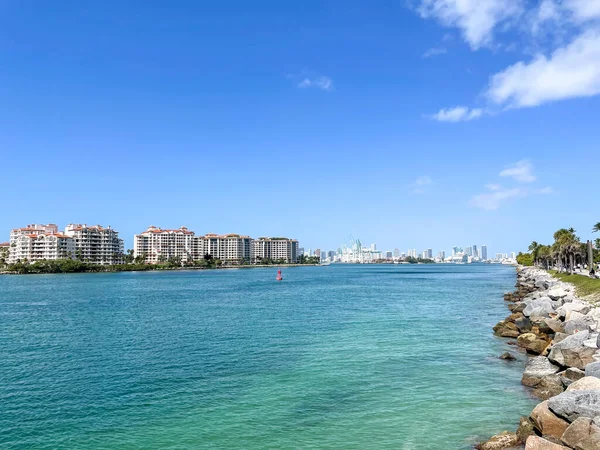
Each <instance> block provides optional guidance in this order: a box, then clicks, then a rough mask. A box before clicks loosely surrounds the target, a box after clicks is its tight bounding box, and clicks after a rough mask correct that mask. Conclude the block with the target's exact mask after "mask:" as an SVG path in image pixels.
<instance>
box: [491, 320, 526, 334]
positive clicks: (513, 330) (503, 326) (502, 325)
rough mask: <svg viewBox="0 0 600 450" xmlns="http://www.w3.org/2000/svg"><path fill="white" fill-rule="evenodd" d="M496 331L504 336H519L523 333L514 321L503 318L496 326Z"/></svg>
mask: <svg viewBox="0 0 600 450" xmlns="http://www.w3.org/2000/svg"><path fill="white" fill-rule="evenodd" d="M494 332H495V333H496V334H497V335H498V336H502V337H518V336H519V335H520V334H521V332H520V331H519V329H518V328H517V326H516V325H515V324H514V323H512V322H506V321H504V320H501V321H500V322H498V323H497V324H496V326H494Z"/></svg>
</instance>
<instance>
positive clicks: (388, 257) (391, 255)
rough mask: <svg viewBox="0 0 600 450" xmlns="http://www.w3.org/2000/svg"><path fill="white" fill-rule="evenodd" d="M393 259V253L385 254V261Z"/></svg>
mask: <svg viewBox="0 0 600 450" xmlns="http://www.w3.org/2000/svg"><path fill="white" fill-rule="evenodd" d="M392 258H393V253H392V252H385V259H392Z"/></svg>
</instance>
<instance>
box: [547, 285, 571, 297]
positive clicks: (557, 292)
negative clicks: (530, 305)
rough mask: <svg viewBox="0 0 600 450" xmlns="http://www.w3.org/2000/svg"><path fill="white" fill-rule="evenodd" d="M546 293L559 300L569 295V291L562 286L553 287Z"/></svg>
mask: <svg viewBox="0 0 600 450" xmlns="http://www.w3.org/2000/svg"><path fill="white" fill-rule="evenodd" d="M546 295H547V296H548V297H550V298H551V299H552V300H558V299H559V298H565V297H566V296H567V295H569V292H568V291H566V290H565V289H563V288H560V287H553V288H552V289H550V290H549V291H548V292H546Z"/></svg>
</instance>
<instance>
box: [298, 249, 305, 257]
mask: <svg viewBox="0 0 600 450" xmlns="http://www.w3.org/2000/svg"><path fill="white" fill-rule="evenodd" d="M298 255H304V247H300V248H299V249H298Z"/></svg>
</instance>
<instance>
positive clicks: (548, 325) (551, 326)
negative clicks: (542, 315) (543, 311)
mask: <svg viewBox="0 0 600 450" xmlns="http://www.w3.org/2000/svg"><path fill="white" fill-rule="evenodd" d="M542 322H543V325H542V326H540V330H542V331H544V333H550V332H551V333H562V332H563V331H564V329H565V328H564V325H563V323H562V322H560V321H558V320H555V319H544V320H543V321H542Z"/></svg>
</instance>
